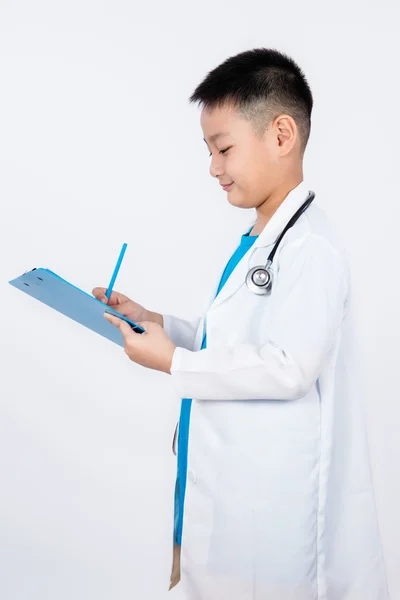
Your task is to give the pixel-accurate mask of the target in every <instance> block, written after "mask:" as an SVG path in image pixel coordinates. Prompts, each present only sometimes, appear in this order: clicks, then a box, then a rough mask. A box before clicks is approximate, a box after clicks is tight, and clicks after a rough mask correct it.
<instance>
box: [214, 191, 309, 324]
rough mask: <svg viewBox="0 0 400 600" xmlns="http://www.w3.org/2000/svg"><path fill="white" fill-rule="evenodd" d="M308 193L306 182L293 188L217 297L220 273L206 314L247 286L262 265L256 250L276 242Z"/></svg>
mask: <svg viewBox="0 0 400 600" xmlns="http://www.w3.org/2000/svg"><path fill="white" fill-rule="evenodd" d="M308 193H309V189H308V186H307V184H306V183H305V182H304V181H302V182H301V183H299V184H298V185H297V186H296V187H295V188H293V189H292V190H291V191H290V192H289V194H288V195H287V196H286V198H285V200H284V201H283V202H282V204H281V205H280V206H279V207H278V208H277V210H276V211H275V213H274V214H273V215H272V217H271V219H270V220H269V221H268V223H267V224H266V226H265V227H264V229H263V230H262V232H261V233H260V235H259V236H258V238H257V239H256V240H255V242H254V243H253V244H252V246H251V247H250V248H249V249H248V251H247V252H246V254H245V255H244V256H243V257H242V258H241V260H240V261H239V262H238V264H237V265H236V267H235V268H234V270H233V271H232V273H231V274H230V276H229V277H228V280H227V281H226V283H225V285H224V286H223V287H222V289H221V291H220V292H219V294H218V296H216V297H215V294H216V291H217V288H218V285H219V282H220V279H221V276H222V272H220V273H219V277H218V280H217V281H216V283H215V286H214V289H213V291H212V294H211V295H210V296H209V298H208V299H207V302H206V304H205V313H207V312H210V311H211V310H213V309H214V308H217V307H218V306H220V305H221V304H222V303H223V302H224V301H225V300H227V299H228V298H229V297H230V296H232V294H234V293H235V292H236V291H237V290H238V289H239V288H240V287H242V285H244V284H245V278H246V275H247V272H248V270H249V269H250V268H251V267H253V266H255V265H258V264H260V259H259V258H257V256H256V255H257V252H256V249H257V248H262V247H266V246H269V245H272V244H274V243H275V242H276V240H277V238H278V236H279V235H280V233H281V232H282V231H283V229H284V228H285V226H286V224H287V223H288V221H289V220H290V219H291V217H292V216H293V215H294V213H295V212H296V211H297V210H298V209H299V208H300V206H301V205H302V204H303V202H305V200H306V198H307V196H308ZM262 262H263V264H262V265H261V266H264V264H265V260H263V261H262ZM253 263H254V264H253ZM224 266H225V265H224Z"/></svg>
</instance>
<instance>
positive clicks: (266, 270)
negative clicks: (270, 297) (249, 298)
mask: <svg viewBox="0 0 400 600" xmlns="http://www.w3.org/2000/svg"><path fill="white" fill-rule="evenodd" d="M271 264H272V263H271V261H268V262H267V264H266V265H265V266H263V265H258V266H256V267H253V268H252V269H250V271H249V272H248V273H247V275H246V285H247V287H248V288H249V290H251V291H252V292H254V293H255V294H258V295H260V296H263V295H266V294H269V293H270V292H271V289H272V279H273V273H272V269H271Z"/></svg>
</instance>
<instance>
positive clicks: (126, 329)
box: [104, 313, 132, 338]
mask: <svg viewBox="0 0 400 600" xmlns="http://www.w3.org/2000/svg"><path fill="white" fill-rule="evenodd" d="M104 317H105V318H106V319H107V321H110V323H112V324H113V325H115V326H116V327H118V329H119V330H120V332H121V333H122V335H123V336H124V338H125V337H126V336H127V335H130V334H131V333H132V329H131V326H130V325H128V323H126V321H123V320H122V319H119V318H118V317H115V316H114V315H110V314H109V313H104Z"/></svg>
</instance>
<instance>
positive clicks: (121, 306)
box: [92, 287, 153, 323]
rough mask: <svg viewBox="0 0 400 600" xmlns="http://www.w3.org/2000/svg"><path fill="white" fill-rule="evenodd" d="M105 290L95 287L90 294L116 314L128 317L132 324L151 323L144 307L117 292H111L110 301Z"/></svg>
mask: <svg viewBox="0 0 400 600" xmlns="http://www.w3.org/2000/svg"><path fill="white" fill-rule="evenodd" d="M106 291H107V288H103V287H95V288H93V290H92V294H93V296H94V297H95V298H97V300H100V301H101V302H104V304H107V306H109V307H110V308H113V309H114V310H116V311H117V312H119V313H121V315H124V316H125V317H128V319H130V320H131V321H133V322H134V323H138V322H139V321H153V319H152V318H150V317H151V313H150V311H148V310H146V309H145V308H144V306H142V305H141V304H138V303H137V302H134V301H133V300H131V299H130V298H128V297H127V296H124V294H120V293H119V292H111V296H110V299H109V300H108V299H107V297H106Z"/></svg>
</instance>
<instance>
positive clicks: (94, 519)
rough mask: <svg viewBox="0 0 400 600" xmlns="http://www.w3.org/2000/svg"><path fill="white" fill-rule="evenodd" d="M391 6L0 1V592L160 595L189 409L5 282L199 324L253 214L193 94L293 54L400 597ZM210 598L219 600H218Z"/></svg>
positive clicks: (30, 596) (151, 598)
mask: <svg viewBox="0 0 400 600" xmlns="http://www.w3.org/2000/svg"><path fill="white" fill-rule="evenodd" d="M396 4H397V3H396V2H395V1H394V0H393V1H392V2H391V3H389V2H387V3H385V2H373V3H371V2H370V3H366V2H365V0H363V1H362V2H361V1H360V2H359V1H352V2H335V3H333V4H332V3H331V4H329V6H328V5H327V3H323V2H316V1H315V2H302V3H299V2H295V1H294V0H292V1H291V2H289V3H288V2H286V3H285V4H284V5H283V4H282V3H278V2H277V3H275V4H274V5H272V4H270V3H266V2H261V1H260V2H256V1H247V2H245V3H243V2H242V1H240V2H233V1H229V2H227V1H225V2H215V1H211V0H209V1H207V2H204V1H203V2H201V3H199V2H196V3H195V2H184V1H183V0H181V2H177V1H175V2H161V1H158V2H155V3H154V2H152V3H150V2H148V3H145V4H144V5H143V3H139V2H132V1H131V2H128V1H127V0H125V1H123V0H113V2H104V1H103V0H96V1H94V0H79V1H78V0H69V1H68V2H66V1H65V2H54V1H51V0H47V1H44V0H36V1H35V2H32V1H27V0H25V1H24V2H23V1H19V2H12V1H11V0H10V1H9V2H7V1H5V2H2V3H1V5H0V6H1V8H0V59H1V62H0V82H1V85H0V119H1V123H0V125H1V127H0V169H1V174H0V203H1V213H0V214H1V220H0V228H1V232H0V233H1V237H0V269H1V271H0V275H1V277H0V290H1V315H0V327H1V331H0V343H1V358H0V369H1V392H0V394H1V398H0V482H1V483H0V486H1V490H0V596H1V598H2V600H50V599H51V600H54V599H55V598H56V599H57V600H111V599H112V600H128V599H132V598H140V600H161V599H163V598H171V599H172V598H174V599H182V592H181V589H180V587H179V586H178V588H175V589H174V590H173V591H172V592H170V593H168V592H167V589H168V584H169V574H170V563H171V558H172V554H171V551H172V525H173V490H174V482H175V468H176V463H175V457H174V456H173V454H172V451H171V440H172V435H173V431H174V427H175V423H176V421H177V419H178V415H179V398H177V397H175V395H174V393H173V389H172V385H171V384H170V381H169V377H168V375H165V374H162V373H159V372H154V371H150V370H146V369H143V368H142V367H140V366H138V365H136V364H134V363H131V362H130V361H129V360H128V358H127V357H126V356H125V354H124V353H123V350H122V349H121V348H120V347H119V346H117V345H115V344H112V343H110V342H109V341H107V340H105V339H103V338H101V337H100V336H97V335H96V334H94V333H92V332H91V331H89V330H86V329H84V328H82V327H80V326H79V325H77V324H76V323H74V322H73V321H70V320H69V319H67V318H66V317H64V316H62V315H60V314H58V313H56V312H55V311H52V310H50V309H49V308H47V307H46V306H44V305H42V304H41V303H39V302H36V301H35V300H33V299H32V298H30V297H29V296H27V295H25V294H22V293H21V292H19V291H18V290H16V289H15V288H13V287H11V286H10V285H9V284H8V281H9V280H10V279H13V278H14V277H17V276H18V275H21V274H22V273H23V272H24V271H26V270H29V269H31V268H33V267H46V268H49V269H51V270H53V271H55V272H57V273H58V274H59V275H61V276H62V277H63V278H65V279H67V280H68V281H70V282H71V283H73V284H74V285H77V286H78V287H81V288H82V289H84V290H86V291H88V292H90V291H91V290H92V288H93V287H94V286H96V285H102V286H107V284H108V282H109V278H110V275H111V272H112V269H113V267H114V264H115V262H116V259H117V257H118V253H119V251H120V248H121V245H122V243H123V242H127V243H128V249H127V252H126V255H125V259H124V262H123V265H122V269H121V271H120V274H119V276H118V280H117V284H116V286H115V288H116V289H117V290H119V291H121V292H124V293H126V294H128V295H129V296H131V297H132V298H133V299H135V300H136V301H137V302H140V303H141V304H144V305H145V306H146V307H147V308H148V309H150V310H154V311H158V312H164V313H168V312H169V313H172V314H176V315H178V316H181V317H182V318H188V319H193V318H195V317H196V316H197V315H198V314H200V312H201V310H202V307H203V303H204V300H205V298H206V297H207V296H208V295H209V293H210V286H211V285H213V283H214V279H215V277H216V275H217V274H218V273H219V271H220V270H221V268H222V267H223V265H224V263H225V260H226V259H227V258H228V256H229V255H230V253H231V252H233V251H234V249H235V247H236V244H237V243H238V242H239V237H240V235H241V234H242V233H244V232H245V231H246V227H247V224H248V223H249V222H250V221H251V220H252V218H253V217H254V216H255V213H254V212H253V211H252V210H250V211H249V210H247V211H244V210H239V209H237V208H234V207H232V206H230V205H229V203H228V201H227V196H226V193H225V192H223V191H222V190H221V189H220V187H219V186H218V182H217V181H216V180H213V178H212V177H210V175H209V172H208V168H209V160H210V159H209V157H208V152H207V148H206V145H205V144H204V142H203V140H202V137H203V135H202V131H201V128H200V123H199V116H200V109H199V108H197V107H196V106H195V105H190V104H189V102H188V97H189V95H190V94H191V93H192V91H193V90H194V88H195V87H196V85H197V84H198V83H199V82H200V81H201V79H202V78H203V77H204V76H205V75H206V74H207V72H208V71H209V70H211V69H212V68H214V67H216V66H217V65H218V64H219V63H220V62H221V61H223V60H225V59H226V58H227V57H228V56H231V55H233V54H236V53H238V52H241V51H243V50H247V49H250V48H254V47H261V46H265V47H274V48H277V49H278V50H281V51H284V52H287V53H288V54H289V55H291V56H292V57H293V58H294V59H295V60H296V61H297V62H298V63H299V65H300V66H301V68H302V69H303V70H304V71H305V74H306V77H307V78H308V81H309V83H310V86H311V89H312V91H313V95H314V101H315V107H314V111H313V116H312V134H311V138H310V141H309V146H308V149H307V151H306V156H305V162H304V175H305V180H306V181H307V182H308V184H309V187H310V188H311V189H313V190H314V191H315V192H316V194H317V197H316V202H318V204H319V205H320V206H322V207H323V208H324V209H325V210H326V211H327V212H328V213H329V215H330V217H331V219H332V220H333V221H334V222H335V223H336V224H337V226H338V227H339V229H340V231H341V233H342V234H343V237H344V238H345V240H346V243H347V248H348V253H349V258H350V260H351V266H352V273H353V286H354V302H355V303H356V305H357V311H356V312H357V318H358V328H359V342H360V349H361V356H360V359H361V360H362V368H363V373H364V375H365V388H366V404H367V415H368V423H369V437H370V444H371V459H372V465H373V473H374V479H375V483H376V497H377V504H378V510H379V521H380V526H381V533H382V540H383V546H384V552H385V556H386V562H387V570H388V577H389V584H390V589H391V593H392V600H396V599H400V575H399V571H398V569H397V567H398V556H399V539H400V517H399V512H398V506H399V505H400V487H399V469H398V462H399V457H400V454H399V452H400V441H399V436H398V431H399V416H400V409H399V400H400V394H399V391H398V373H399V366H398V361H399V350H398V348H399V341H400V320H399V315H398V313H399V308H398V307H399V305H400V293H399V285H398V272H399V258H400V252H399V242H398V240H399V218H400V210H399V193H398V172H399V158H400V156H399V150H398V147H399V134H400V126H399V117H398V107H399V105H400V94H399V83H398V79H399V77H398V76H399V68H398V58H399V51H400V47H399V42H398V39H399V38H398V22H399V14H398V13H397V15H396V9H395V5H396ZM221 600H222V599H221Z"/></svg>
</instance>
